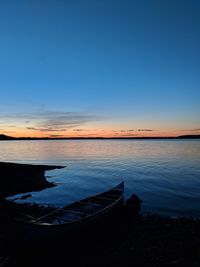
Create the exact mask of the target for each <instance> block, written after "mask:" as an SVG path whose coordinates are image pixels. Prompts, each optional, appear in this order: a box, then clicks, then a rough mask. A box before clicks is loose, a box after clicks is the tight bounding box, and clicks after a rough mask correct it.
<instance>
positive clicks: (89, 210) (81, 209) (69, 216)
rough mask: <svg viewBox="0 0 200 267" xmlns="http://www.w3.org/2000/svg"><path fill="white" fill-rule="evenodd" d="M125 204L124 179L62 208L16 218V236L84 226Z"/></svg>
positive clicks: (52, 234) (51, 233)
mask: <svg viewBox="0 0 200 267" xmlns="http://www.w3.org/2000/svg"><path fill="white" fill-rule="evenodd" d="M123 204H124V182H121V183H120V184H118V185H117V186H115V187H113V188H111V189H110V190H108V191H106V192H103V193H101V194H97V195H94V196H91V197H88V198H85V199H82V200H80V201H77V202H74V203H72V204H69V205H66V206H64V207H62V208H55V209H53V210H51V211H50V212H47V213H45V214H43V215H42V216H40V217H33V216H32V215H29V214H28V213H26V214H20V216H17V218H15V220H14V221H13V226H12V229H13V230H14V234H12V236H15V237H16V238H17V237H20V239H21V238H24V237H25V238H27V239H30V238H34V239H37V237H40V239H41V238H42V237H44V238H47V237H58V236H59V235H63V234H65V233H70V232H72V231H76V230H77V229H81V228H82V227H83V226H84V225H88V224H90V223H93V222H95V221H98V220H99V219H100V218H102V217H105V216H107V215H108V214H110V213H112V211H113V210H115V209H117V208H119V207H121V206H123Z"/></svg>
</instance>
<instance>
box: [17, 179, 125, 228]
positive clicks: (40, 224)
mask: <svg viewBox="0 0 200 267" xmlns="http://www.w3.org/2000/svg"><path fill="white" fill-rule="evenodd" d="M118 188H119V189H118ZM111 190H114V191H119V193H121V195H120V196H119V197H118V198H117V199H116V200H115V199H111V198H110V201H112V203H110V204H108V205H105V206H104V207H103V208H102V209H100V210H97V211H94V212H92V213H91V214H87V213H86V212H85V216H84V217H81V218H79V219H76V220H74V221H70V220H67V219H62V218H61V217H60V218H59V219H60V220H61V221H64V223H60V224H51V223H47V222H45V220H44V221H42V219H44V218H47V217H48V216H52V215H53V214H54V213H56V212H57V211H64V212H69V213H70V210H69V211H68V210H67V207H68V206H70V205H73V204H76V203H80V204H81V203H83V205H94V206H95V205H98V206H99V205H101V204H97V203H92V202H91V203H89V202H84V200H87V199H91V200H92V199H93V198H95V197H97V198H98V197H99V198H100V196H101V195H102V194H106V193H107V192H108V193H109V192H110V191H111ZM123 199H124V182H121V183H120V184H119V185H117V186H116V187H114V188H112V189H110V190H108V191H106V192H103V193H101V194H98V195H94V196H92V197H89V198H86V199H82V200H80V201H76V202H74V203H71V204H69V205H67V206H65V207H62V208H57V209H55V210H54V211H52V212H50V213H49V214H46V215H43V216H41V217H39V218H34V217H33V218H32V220H30V221H26V220H15V223H16V224H21V225H27V226H28V225H29V226H30V227H32V229H33V228H43V229H44V228H48V229H50V228H51V229H53V228H64V227H65V226H67V225H73V224H74V225H75V224H80V223H84V222H87V221H90V219H91V218H94V219H95V218H96V217H98V215H103V214H106V213H107V212H109V211H111V210H112V209H113V208H114V207H115V206H116V207H117V206H118V205H120V203H121V202H122V203H123ZM102 206H103V205H102ZM65 208H66V209H65ZM72 213H75V212H74V211H73V212H72ZM80 213H81V212H80ZM80 215H81V214H80ZM83 215H84V213H83ZM27 217H28V216H27ZM56 217H59V216H55V218H56Z"/></svg>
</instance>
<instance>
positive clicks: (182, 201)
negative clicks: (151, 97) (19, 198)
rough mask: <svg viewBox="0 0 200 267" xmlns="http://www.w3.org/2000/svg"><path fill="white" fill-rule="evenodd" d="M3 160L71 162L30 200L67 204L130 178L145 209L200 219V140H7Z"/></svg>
mask: <svg viewBox="0 0 200 267" xmlns="http://www.w3.org/2000/svg"><path fill="white" fill-rule="evenodd" d="M0 161H7V162H18V163H29V164H30V163H31V164H49V165H50V164H51V165H61V166H66V168H64V169H60V170H53V171H48V172H46V176H47V177H49V178H48V180H49V181H50V182H54V183H56V185H57V186H55V187H53V188H48V189H45V190H43V191H41V192H33V193H32V197H31V198H29V199H27V200H26V202H36V203H41V204H45V205H49V204H50V205H56V206H63V205H64V204H67V203H71V202H73V201H76V200H79V199H81V198H85V197H88V196H90V195H93V194H97V193H100V192H102V191H106V190H108V189H110V188H111V187H112V186H115V185H117V184H118V183H119V182H121V181H122V180H124V181H125V199H127V198H128V197H130V196H131V194H132V193H136V194H137V195H138V196H139V197H140V198H141V199H142V200H143V201H144V202H143V205H142V212H145V213H149V212H154V213H155V212H156V213H159V214H162V215H171V216H197V217H200V140H197V139H196V140H164V139H163V140H50V141H49V140H48V141H47V140H46V141H43V140H40V141H1V142H0Z"/></svg>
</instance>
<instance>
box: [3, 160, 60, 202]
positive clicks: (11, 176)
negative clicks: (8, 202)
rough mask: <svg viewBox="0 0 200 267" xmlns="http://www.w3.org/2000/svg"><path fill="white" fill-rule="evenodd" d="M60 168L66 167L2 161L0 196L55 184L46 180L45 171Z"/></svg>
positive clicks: (38, 189) (37, 189)
mask: <svg viewBox="0 0 200 267" xmlns="http://www.w3.org/2000/svg"><path fill="white" fill-rule="evenodd" d="M60 168H64V167H62V166H49V165H32V164H18V163H10V162H0V197H1V198H2V197H5V196H9V195H14V194H19V193H25V192H30V191H40V190H43V189H45V188H47V187H52V186H55V185H54V184H53V183H51V182H49V181H47V180H46V177H45V171H48V170H53V169H60Z"/></svg>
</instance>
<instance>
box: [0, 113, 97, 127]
mask: <svg viewBox="0 0 200 267" xmlns="http://www.w3.org/2000/svg"><path fill="white" fill-rule="evenodd" d="M1 118H3V120H4V123H5V120H7V121H9V122H12V123H14V122H15V123H17V124H19V123H21V124H24V125H25V124H28V127H27V126H25V128H26V129H27V130H32V131H33V130H34V131H39V132H55V131H59V132H60V131H62V132H64V131H67V130H68V129H71V128H74V127H79V126H81V125H83V124H85V123H88V122H93V121H97V120H100V119H102V118H100V117H98V116H94V115H91V114H87V113H85V112H61V111H49V112H47V111H46V112H39V113H27V114H21V113H19V114H6V115H4V116H1Z"/></svg>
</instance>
